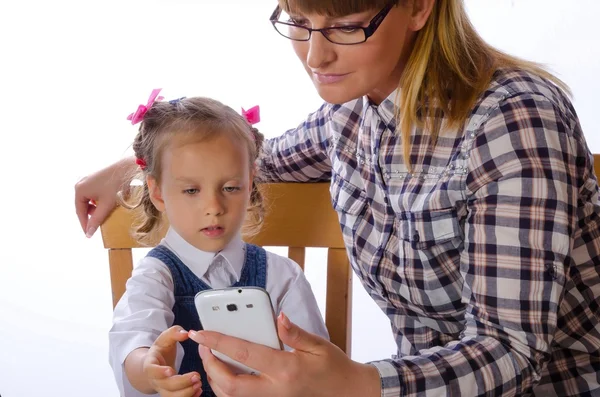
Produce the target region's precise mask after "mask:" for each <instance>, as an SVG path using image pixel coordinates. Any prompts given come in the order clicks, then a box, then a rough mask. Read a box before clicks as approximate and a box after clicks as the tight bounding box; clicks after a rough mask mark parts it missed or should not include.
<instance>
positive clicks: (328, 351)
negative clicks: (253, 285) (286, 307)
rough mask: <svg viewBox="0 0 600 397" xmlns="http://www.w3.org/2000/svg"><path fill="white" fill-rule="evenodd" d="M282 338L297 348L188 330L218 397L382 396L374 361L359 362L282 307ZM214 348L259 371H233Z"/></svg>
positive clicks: (280, 329)
mask: <svg viewBox="0 0 600 397" xmlns="http://www.w3.org/2000/svg"><path fill="white" fill-rule="evenodd" d="M277 328H278V333H279V338H280V339H281V341H282V342H283V343H284V344H286V345H288V346H290V347H292V348H293V349H295V350H294V351H292V352H285V351H279V350H274V349H271V348H269V347H266V346H263V345H257V344H253V343H249V342H246V341H243V340H240V339H237V338H233V337H229V336H226V335H222V334H219V333H215V332H209V331H198V332H194V331H191V332H190V337H191V339H193V340H195V341H196V342H198V343H199V344H200V346H199V352H200V356H201V357H202V362H203V364H204V369H205V370H206V373H207V374H208V379H209V383H210V385H211V386H212V389H213V391H215V393H217V395H218V396H219V397H258V396H261V397H297V396H311V397H319V396H344V397H351V396H360V397H371V396H372V397H379V396H380V395H381V388H380V382H381V381H380V378H379V373H378V371H377V369H376V368H375V367H373V366H371V365H365V364H359V363H356V362H354V361H352V360H350V358H348V356H346V355H345V354H344V352H343V351H341V350H340V349H339V348H338V347H337V346H335V345H333V344H332V343H330V342H328V341H326V340H325V339H323V338H320V337H318V336H316V335H313V334H310V333H308V332H306V331H304V330H302V329H300V328H299V327H297V326H296V325H294V324H292V323H291V322H290V321H289V319H288V318H287V317H286V316H285V315H284V314H283V313H282V314H281V315H280V316H279V317H278V318H277ZM210 349H213V350H216V351H219V352H221V353H223V354H225V355H227V356H229V357H231V358H232V359H234V360H236V361H238V362H240V363H242V364H245V365H247V366H249V367H251V368H254V369H256V370H258V371H260V375H257V376H253V375H245V374H244V375H235V374H233V373H232V372H231V370H230V369H229V367H228V366H227V365H226V364H224V363H223V362H221V361H220V360H219V359H217V358H216V357H215V356H214V355H213V354H212V353H211V351H210Z"/></svg>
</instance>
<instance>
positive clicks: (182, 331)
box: [179, 328, 188, 334]
mask: <svg viewBox="0 0 600 397" xmlns="http://www.w3.org/2000/svg"><path fill="white" fill-rule="evenodd" d="M179 333H180V334H187V333H188V332H187V331H186V330H185V329H183V328H181V329H180V330H179Z"/></svg>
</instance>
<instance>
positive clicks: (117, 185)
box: [75, 157, 136, 237]
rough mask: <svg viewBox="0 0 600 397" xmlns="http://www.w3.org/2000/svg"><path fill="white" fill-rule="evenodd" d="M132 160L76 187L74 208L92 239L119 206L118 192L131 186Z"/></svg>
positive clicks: (85, 179)
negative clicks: (116, 206)
mask: <svg viewBox="0 0 600 397" xmlns="http://www.w3.org/2000/svg"><path fill="white" fill-rule="evenodd" d="M135 167H136V165H135V160H134V159H133V157H129V158H125V159H123V160H120V161H119V162H116V163H114V164H112V165H110V166H108V167H106V168H104V169H102V170H100V171H98V172H95V173H93V174H91V175H89V176H86V177H84V178H82V179H81V180H80V181H79V182H77V183H76V184H75V209H76V211H77V217H78V218H79V223H80V224H81V228H82V229H83V232H84V233H85V235H86V236H87V237H92V235H93V234H94V233H95V232H96V229H98V227H99V226H100V225H101V224H102V222H104V220H105V219H106V218H107V217H108V215H109V214H110V213H111V212H112V210H113V209H114V208H115V205H116V204H117V193H118V192H119V191H120V190H125V189H126V188H127V187H128V184H129V182H130V181H129V178H128V176H129V175H130V174H132V172H133V170H134V169H135Z"/></svg>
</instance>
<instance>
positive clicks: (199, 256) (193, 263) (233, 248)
mask: <svg viewBox="0 0 600 397" xmlns="http://www.w3.org/2000/svg"><path fill="white" fill-rule="evenodd" d="M161 244H164V245H165V246H167V247H168V248H169V249H171V250H172V251H173V252H174V253H175V255H177V256H178V257H179V259H181V261H182V262H183V263H184V265H186V266H187V267H189V268H190V269H191V270H192V271H193V272H194V273H195V274H196V275H197V276H198V277H204V275H205V274H206V272H207V271H208V268H209V267H210V265H211V264H212V263H213V262H214V260H215V259H216V258H218V257H222V258H223V259H225V263H227V265H228V266H227V269H228V270H229V271H231V272H232V273H233V274H235V278H236V280H238V281H239V279H240V277H241V275H242V268H243V267H244V262H245V258H246V244H245V243H244V241H243V240H242V237H241V235H240V234H237V235H236V236H235V237H234V238H233V239H232V240H231V241H230V242H229V244H227V246H225V248H223V249H222V250H221V251H219V252H216V253H215V252H207V251H202V250H200V249H198V248H196V247H194V246H193V245H192V244H190V243H188V242H187V241H186V240H185V239H184V238H183V237H181V236H180V235H179V233H177V232H176V231H175V230H174V229H173V228H169V231H168V232H167V235H166V236H165V238H164V239H163V240H162V242H161Z"/></svg>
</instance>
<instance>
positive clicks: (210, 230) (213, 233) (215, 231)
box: [200, 226, 225, 238]
mask: <svg viewBox="0 0 600 397" xmlns="http://www.w3.org/2000/svg"><path fill="white" fill-rule="evenodd" d="M200 232H202V234H204V235H205V236H206V237H209V238H217V237H221V236H222V235H223V233H225V229H223V228H222V227H221V226H210V227H205V228H204V229H201V230H200Z"/></svg>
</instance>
